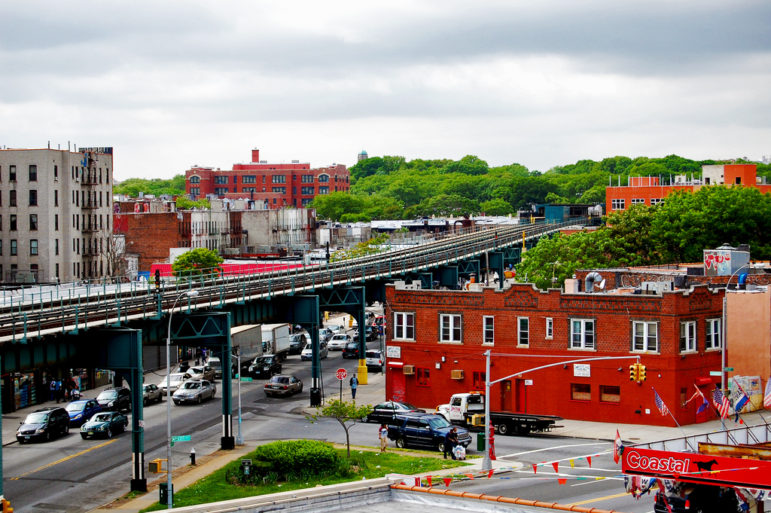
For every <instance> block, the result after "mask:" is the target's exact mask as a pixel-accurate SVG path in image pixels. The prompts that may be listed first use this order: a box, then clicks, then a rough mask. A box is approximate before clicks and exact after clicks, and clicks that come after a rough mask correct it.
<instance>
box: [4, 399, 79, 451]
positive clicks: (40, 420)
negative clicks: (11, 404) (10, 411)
mask: <svg viewBox="0 0 771 513" xmlns="http://www.w3.org/2000/svg"><path fill="white" fill-rule="evenodd" d="M69 432H70V414H69V413H67V410H65V409H64V408H61V407H59V406H56V407H49V408H41V409H39V410H35V411H34V412H32V413H30V414H29V415H27V417H26V418H25V419H24V421H23V422H22V423H21V425H20V426H19V429H18V430H16V440H18V441H19V443H20V444H23V443H25V442H31V441H33V440H43V441H45V442H47V441H49V440H51V438H53V437H54V436H63V435H66V434H67V433H69Z"/></svg>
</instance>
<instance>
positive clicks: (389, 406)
mask: <svg viewBox="0 0 771 513" xmlns="http://www.w3.org/2000/svg"><path fill="white" fill-rule="evenodd" d="M405 413H426V410H421V409H420V408H418V407H417V406H413V405H411V404H409V403H400V402H396V401H386V402H384V403H380V404H378V405H375V407H374V408H372V412H371V413H370V414H369V415H367V422H379V423H385V424H387V423H389V422H391V421H392V420H394V417H395V416H396V415H402V414H405Z"/></svg>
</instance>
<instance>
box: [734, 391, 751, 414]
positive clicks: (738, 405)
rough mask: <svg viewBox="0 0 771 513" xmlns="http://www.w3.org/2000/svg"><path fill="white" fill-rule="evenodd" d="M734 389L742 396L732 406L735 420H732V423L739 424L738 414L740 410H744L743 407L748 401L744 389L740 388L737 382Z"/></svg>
mask: <svg viewBox="0 0 771 513" xmlns="http://www.w3.org/2000/svg"><path fill="white" fill-rule="evenodd" d="M734 383H736V387H737V388H738V389H739V393H741V394H742V395H741V396H740V397H739V400H737V401H736V404H734V414H735V415H736V418H735V419H734V422H739V420H740V419H739V412H740V411H742V408H744V405H745V404H747V402H748V401H749V400H750V398H749V397H747V394H746V393H745V392H744V389H743V388H742V386H741V385H740V384H739V383H738V382H737V381H734Z"/></svg>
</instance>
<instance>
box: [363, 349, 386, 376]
mask: <svg viewBox="0 0 771 513" xmlns="http://www.w3.org/2000/svg"><path fill="white" fill-rule="evenodd" d="M366 362H367V370H371V371H375V372H377V371H379V372H383V353H381V352H380V351H378V350H377V349H370V350H369V351H367V352H366Z"/></svg>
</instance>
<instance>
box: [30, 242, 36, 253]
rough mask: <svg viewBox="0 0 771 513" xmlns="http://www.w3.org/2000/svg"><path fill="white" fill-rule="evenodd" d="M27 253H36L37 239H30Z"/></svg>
mask: <svg viewBox="0 0 771 513" xmlns="http://www.w3.org/2000/svg"><path fill="white" fill-rule="evenodd" d="M29 254H30V255H37V239H30V241H29Z"/></svg>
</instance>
